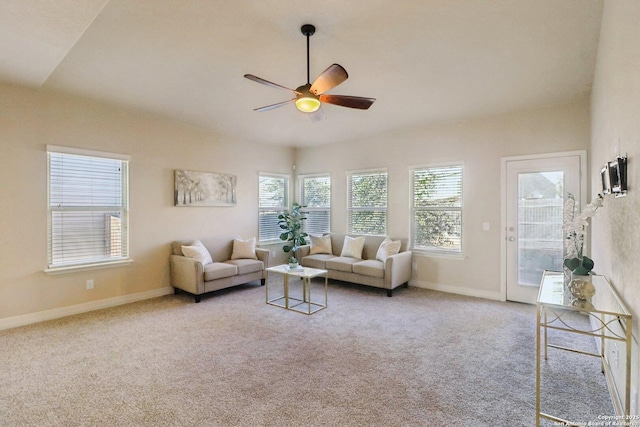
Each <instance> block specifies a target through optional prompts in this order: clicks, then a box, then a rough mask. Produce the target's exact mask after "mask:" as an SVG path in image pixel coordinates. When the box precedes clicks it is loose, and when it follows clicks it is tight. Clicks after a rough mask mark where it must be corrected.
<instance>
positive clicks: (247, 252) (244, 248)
mask: <svg viewBox="0 0 640 427" xmlns="http://www.w3.org/2000/svg"><path fill="white" fill-rule="evenodd" d="M231 259H258V257H257V256H256V238H255V237H252V238H250V239H247V240H242V239H233V252H232V253H231Z"/></svg>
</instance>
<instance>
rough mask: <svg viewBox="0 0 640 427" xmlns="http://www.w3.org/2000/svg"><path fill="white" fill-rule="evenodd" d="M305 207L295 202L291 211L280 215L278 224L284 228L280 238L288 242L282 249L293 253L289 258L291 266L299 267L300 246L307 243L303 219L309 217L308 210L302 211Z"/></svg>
mask: <svg viewBox="0 0 640 427" xmlns="http://www.w3.org/2000/svg"><path fill="white" fill-rule="evenodd" d="M303 208H304V206H300V204H298V203H294V204H293V205H292V206H291V211H286V212H283V213H281V214H280V215H278V225H279V226H280V228H281V229H282V233H281V234H280V240H284V241H286V242H287V243H288V244H286V245H284V246H283V247H282V250H283V251H284V252H285V253H291V257H290V258H289V267H291V268H297V267H298V258H297V256H296V252H297V251H298V248H299V247H300V246H302V245H306V244H307V236H308V234H307V233H305V232H304V231H302V224H303V221H305V220H306V219H307V217H306V216H305V214H306V212H303V211H302V209H303Z"/></svg>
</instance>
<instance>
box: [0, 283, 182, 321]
mask: <svg viewBox="0 0 640 427" xmlns="http://www.w3.org/2000/svg"><path fill="white" fill-rule="evenodd" d="M172 293H173V288H172V287H171V286H167V287H164V288H159V289H154V290H151V291H146V292H138V293H136V294H130V295H123V296H119V297H113V298H107V299H102V300H98V301H91V302H87V303H84V304H77V305H71V306H68V307H61V308H54V309H53V310H45V311H38V312H36V313H31V314H25V315H22V316H15V317H8V318H6V319H0V331H1V330H4V329H10V328H16V327H18V326H25V325H30V324H32V323H38V322H43V321H45V320H52V319H59V318H61V317H66V316H72V315H74V314H80V313H86V312H89V311H94V310H101V309H103V308H109V307H115V306H118V305H123V304H129V303H132V302H136V301H142V300H145V299H150V298H156V297H161V296H163V295H169V294H172Z"/></svg>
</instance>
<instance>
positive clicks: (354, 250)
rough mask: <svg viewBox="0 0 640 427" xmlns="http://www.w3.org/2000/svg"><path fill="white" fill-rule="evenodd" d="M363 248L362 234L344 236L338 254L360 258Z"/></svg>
mask: <svg viewBox="0 0 640 427" xmlns="http://www.w3.org/2000/svg"><path fill="white" fill-rule="evenodd" d="M363 248H364V236H362V237H351V236H344V245H343V246H342V253H341V254H340V256H345V257H350V258H355V259H362V249H363Z"/></svg>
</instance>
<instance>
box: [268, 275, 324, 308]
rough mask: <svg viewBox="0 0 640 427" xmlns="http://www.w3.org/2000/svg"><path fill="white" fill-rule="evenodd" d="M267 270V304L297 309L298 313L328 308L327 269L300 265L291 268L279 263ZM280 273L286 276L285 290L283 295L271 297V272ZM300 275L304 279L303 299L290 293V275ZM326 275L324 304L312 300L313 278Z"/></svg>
mask: <svg viewBox="0 0 640 427" xmlns="http://www.w3.org/2000/svg"><path fill="white" fill-rule="evenodd" d="M266 271H267V280H266V286H265V288H266V298H267V304H271V305H275V306H276V307H282V308H286V309H287V310H292V311H297V312H298V313H304V314H313V313H315V312H317V311H320V310H322V309H324V308H327V294H328V291H327V282H328V279H327V270H321V269H319V268H310V267H300V268H298V269H291V268H289V266H288V265H287V264H282V265H278V266H276V267H269V268H267V269H266ZM270 273H278V274H282V275H283V276H284V292H283V294H282V295H281V296H278V297H276V298H272V299H269V274H270ZM291 276H293V277H299V278H301V279H302V299H300V298H295V297H292V296H290V295H289V277H291ZM320 276H324V304H322V303H320V302H313V301H312V300H311V279H313V278H314V277H320Z"/></svg>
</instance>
